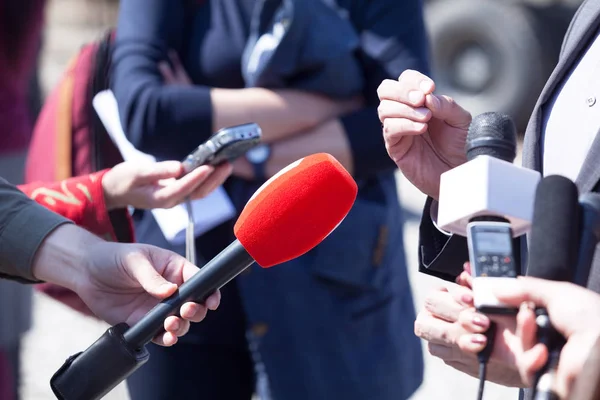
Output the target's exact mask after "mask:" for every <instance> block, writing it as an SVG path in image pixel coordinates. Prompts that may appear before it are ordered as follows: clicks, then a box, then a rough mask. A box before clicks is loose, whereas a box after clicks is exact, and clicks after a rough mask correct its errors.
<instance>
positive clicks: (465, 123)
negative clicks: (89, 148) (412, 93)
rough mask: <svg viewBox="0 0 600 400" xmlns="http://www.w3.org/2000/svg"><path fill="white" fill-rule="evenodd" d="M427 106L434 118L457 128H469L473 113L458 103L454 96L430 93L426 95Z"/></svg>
mask: <svg viewBox="0 0 600 400" xmlns="http://www.w3.org/2000/svg"><path fill="white" fill-rule="evenodd" d="M425 107H427V108H428V109H429V110H431V114H432V116H433V118H437V119H440V120H442V121H444V122H446V123H447V124H448V125H450V126H453V127H455V128H461V129H468V128H469V125H470V124H471V114H470V113H469V112H468V111H467V110H465V109H464V108H462V107H461V106H459V105H458V103H457V102H456V101H454V99H453V98H452V97H448V96H438V95H435V94H428V95H427V96H425Z"/></svg>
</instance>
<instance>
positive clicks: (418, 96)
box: [408, 90, 423, 103]
mask: <svg viewBox="0 0 600 400" xmlns="http://www.w3.org/2000/svg"><path fill="white" fill-rule="evenodd" d="M422 99H423V92H419V91H416V90H413V91H412V92H409V93H408V100H410V101H411V102H412V103H418V102H420V101H421V100H422Z"/></svg>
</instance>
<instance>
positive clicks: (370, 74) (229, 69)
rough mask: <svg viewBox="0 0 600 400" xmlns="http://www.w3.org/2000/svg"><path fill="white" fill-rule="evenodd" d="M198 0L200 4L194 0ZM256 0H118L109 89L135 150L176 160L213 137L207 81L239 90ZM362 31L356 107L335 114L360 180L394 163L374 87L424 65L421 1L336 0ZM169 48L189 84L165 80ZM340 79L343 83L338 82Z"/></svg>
mask: <svg viewBox="0 0 600 400" xmlns="http://www.w3.org/2000/svg"><path fill="white" fill-rule="evenodd" d="M201 3H202V2H201ZM254 3H255V0H217V1H206V2H204V3H203V4H200V5H194V4H192V2H190V1H185V0H123V1H121V12H120V17H119V23H118V27H117V37H116V44H115V51H114V55H113V57H114V58H113V62H114V64H113V74H112V78H113V82H112V88H113V91H114V92H115V96H116V98H117V101H118V103H119V108H120V114H121V118H122V122H123V126H124V129H125V132H127V134H128V136H129V138H130V140H131V141H132V143H133V144H134V145H135V146H136V147H138V148H139V149H141V150H143V151H145V152H148V153H151V154H154V155H156V156H157V157H159V158H161V159H166V158H168V159H182V158H183V157H185V156H186V155H187V154H188V153H189V152H190V151H191V150H192V149H194V148H195V147H196V146H198V145H199V144H200V143H201V142H202V141H204V140H205V139H206V138H208V137H209V136H210V135H211V133H212V132H211V129H212V110H211V101H210V88H211V87H221V88H242V87H244V81H243V78H242V73H241V68H240V59H241V55H242V51H243V49H244V46H245V44H246V39H247V36H248V31H249V23H250V18H251V14H252V9H253V7H254ZM338 4H339V6H340V7H342V8H343V9H345V10H347V11H348V15H349V18H350V20H351V22H352V24H353V25H354V27H355V29H356V30H357V32H358V33H359V35H360V38H361V45H360V49H359V51H358V52H357V55H356V56H357V58H358V60H359V61H360V64H361V65H362V67H363V71H364V75H365V80H366V84H365V87H364V98H365V100H366V105H365V107H364V108H363V109H361V110H358V111H356V112H354V113H351V114H348V115H346V116H343V117H342V118H341V121H342V124H343V126H344V128H345V131H346V134H347V136H348V139H349V142H350V145H351V149H352V154H353V159H354V165H355V175H356V177H357V178H363V177H369V176H372V175H374V174H377V173H378V172H381V171H389V170H392V169H394V168H395V165H394V163H393V162H392V161H391V160H390V158H389V157H388V156H387V153H386V150H385V145H384V142H383V138H382V135H381V125H380V122H379V119H378V117H377V105H378V103H379V102H378V98H377V87H378V86H379V84H380V83H381V82H382V81H383V80H384V79H397V78H398V76H399V75H400V74H401V73H402V71H404V70H405V69H408V68H410V69H417V70H420V71H423V72H425V73H426V72H427V52H428V50H427V39H426V35H425V29H424V26H423V19H422V10H421V7H422V4H421V1H420V0H402V1H400V0H370V1H366V0H361V1H351V0H339V1H338ZM169 49H174V50H176V51H177V52H178V53H179V54H180V57H181V58H182V60H183V63H184V65H185V68H186V70H187V72H188V74H189V75H190V78H191V79H192V81H193V82H194V83H195V86H193V87H184V86H167V85H164V84H163V79H162V76H161V74H160V72H159V70H158V63H159V62H160V61H163V60H166V59H167V53H168V51H169ZM339 84H340V85H344V82H339Z"/></svg>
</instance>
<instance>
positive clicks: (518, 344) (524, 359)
mask: <svg viewBox="0 0 600 400" xmlns="http://www.w3.org/2000/svg"><path fill="white" fill-rule="evenodd" d="M493 291H494V295H495V296H496V297H497V298H498V300H500V301H502V302H504V303H506V304H508V305H511V306H515V307H519V306H521V307H520V310H519V314H518V316H517V324H516V325H517V326H516V329H515V330H514V331H513V332H512V333H507V334H505V335H503V336H502V337H498V338H497V339H496V341H497V342H498V340H499V339H500V340H501V341H503V342H504V345H505V346H506V348H507V350H508V351H509V352H510V356H511V357H512V358H513V359H514V360H515V362H516V365H517V366H518V369H519V371H520V373H521V378H522V380H523V381H524V382H525V383H526V384H527V385H528V386H530V385H531V384H532V381H533V376H534V374H535V373H536V372H537V371H538V370H540V369H541V368H542V367H543V366H544V365H545V363H546V361H547V359H548V349H547V348H546V347H545V346H544V345H543V344H536V331H537V326H536V323H535V312H534V307H544V308H546V309H547V311H548V315H549V316H550V320H551V322H552V324H553V326H554V327H555V328H556V329H557V330H558V331H559V332H560V333H561V334H562V335H563V336H564V337H565V338H566V339H567V343H566V344H565V346H564V347H563V350H562V352H561V354H560V360H559V364H558V371H557V378H556V382H555V383H556V385H555V388H554V389H555V390H556V392H557V394H558V395H559V396H560V398H561V399H568V398H569V394H570V393H571V389H572V388H573V383H574V382H575V379H576V378H577V376H578V375H579V373H580V372H581V369H582V367H583V365H584V364H585V362H586V360H587V358H588V356H589V354H590V352H591V350H592V348H593V346H594V345H595V343H596V341H597V339H598V337H600V316H599V314H598V310H600V295H598V294H597V293H595V292H592V291H591V290H588V289H585V288H583V287H581V286H577V285H574V284H572V283H567V282H552V281H546V280H542V279H536V278H531V277H519V278H518V279H515V280H514V282H498V284H497V285H496V286H495V288H494V289H493Z"/></svg>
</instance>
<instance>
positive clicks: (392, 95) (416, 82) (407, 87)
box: [377, 70, 435, 107]
mask: <svg viewBox="0 0 600 400" xmlns="http://www.w3.org/2000/svg"><path fill="white" fill-rule="evenodd" d="M434 89H435V84H434V83H433V81H432V80H431V79H430V78H429V77H427V76H425V75H423V74H421V73H420V72H417V71H413V70H407V71H404V72H403V73H402V75H400V78H398V80H397V81H394V80H391V79H387V80H385V81H383V82H382V83H381V84H380V85H379V87H378V88H377V95H378V96H379V100H392V101H396V102H400V103H404V104H407V105H410V106H413V107H422V106H423V105H424V103H425V96H426V95H428V94H430V93H433V91H434Z"/></svg>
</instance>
